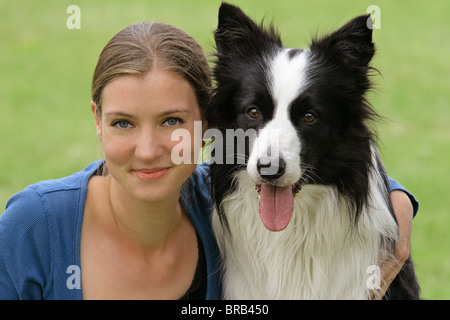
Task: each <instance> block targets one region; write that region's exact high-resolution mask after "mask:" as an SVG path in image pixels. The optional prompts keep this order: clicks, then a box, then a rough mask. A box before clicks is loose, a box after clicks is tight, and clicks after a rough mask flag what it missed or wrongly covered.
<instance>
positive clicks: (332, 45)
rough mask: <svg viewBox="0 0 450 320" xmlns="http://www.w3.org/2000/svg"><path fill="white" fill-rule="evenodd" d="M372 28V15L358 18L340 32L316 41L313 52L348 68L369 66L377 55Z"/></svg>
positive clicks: (313, 42)
mask: <svg viewBox="0 0 450 320" xmlns="http://www.w3.org/2000/svg"><path fill="white" fill-rule="evenodd" d="M372 28H373V27H372V19H371V17H370V15H362V16H359V17H356V18H354V19H352V20H350V21H349V22H348V23H346V24H345V25H344V26H342V27H341V28H340V29H339V30H337V31H335V32H333V33H331V34H329V35H327V36H325V37H323V38H321V39H314V40H313V41H312V43H311V47H310V49H311V52H312V53H313V55H315V56H316V57H320V58H325V60H328V59H330V60H334V61H336V59H337V61H340V62H342V63H343V64H345V65H346V66H352V65H353V66H358V67H363V66H368V64H369V62H370V60H371V59H372V57H373V56H374V54H375V46H374V44H373V42H372Z"/></svg>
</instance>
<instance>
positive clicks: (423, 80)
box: [0, 0, 450, 299]
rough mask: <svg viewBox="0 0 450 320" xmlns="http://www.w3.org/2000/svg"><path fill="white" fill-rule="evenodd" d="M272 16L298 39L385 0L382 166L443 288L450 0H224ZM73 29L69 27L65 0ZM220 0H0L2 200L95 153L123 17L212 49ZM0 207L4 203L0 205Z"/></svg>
mask: <svg viewBox="0 0 450 320" xmlns="http://www.w3.org/2000/svg"><path fill="white" fill-rule="evenodd" d="M231 2H232V3H235V4H238V5H240V6H241V7H242V8H243V9H244V10H245V11H246V12H247V13H248V14H249V15H250V16H251V17H253V18H255V19H256V20H261V19H262V18H264V17H266V18H267V19H268V20H269V21H270V20H273V21H274V22H275V24H276V25H277V27H278V30H279V31H280V32H281V34H282V38H283V41H284V44H285V45H286V46H289V47H299V48H305V47H307V46H308V43H309V41H310V36H311V35H312V34H323V33H324V32H327V31H330V30H333V29H335V28H338V27H339V26H341V25H342V24H344V23H345V22H347V21H348V20H349V19H351V18H352V17H354V16H356V15H359V14H363V13H365V12H366V9H367V7H368V6H369V5H377V6H379V8H380V10H381V29H378V30H374V41H375V43H376V47H377V55H376V57H375V59H374V60H373V65H374V66H375V67H377V68H378V69H379V70H380V71H381V74H382V76H377V77H376V83H377V90H376V91H375V93H374V94H371V101H372V103H373V105H374V107H375V108H376V109H377V110H378V111H379V113H381V114H382V115H383V116H384V117H385V121H384V122H383V123H380V124H378V126H377V128H378V131H379V137H380V140H381V141H382V144H381V146H380V149H381V151H382V156H383V160H384V162H385V164H386V167H387V169H388V172H389V174H390V175H391V176H392V177H394V178H395V179H397V180H398V181H399V182H401V183H402V184H403V185H404V186H405V187H407V188H408V189H409V190H410V191H412V192H413V193H414V194H415V195H416V197H417V198H418V199H419V201H420V210H419V214H418V215H417V217H416V218H415V220H414V223H413V234H412V254H413V257H414V260H415V262H416V269H417V273H418V277H419V281H420V283H421V286H422V296H423V298H426V299H449V298H450V232H449V231H450V230H449V225H450V216H449V214H448V212H449V208H450V194H449V190H450V161H449V159H450V129H449V125H450V111H449V101H450V93H449V92H450V88H449V87H450V68H449V66H450V63H449V58H450V38H449V33H450V32H449V31H450V22H449V18H448V15H449V13H450V1H446V0H439V1H438V0H435V1H423V0H420V1H406V0H405V1H401V0H396V1H393V0H373V1H364V0H361V1H348V0H345V1H336V0H329V1H323V0H315V1H297V0H295V1H294V0H278V1H263V0H255V1H251V0H247V1H238V0H235V1H231ZM72 4H76V5H78V6H79V7H80V9H81V29H79V30H69V29H68V28H67V27H66V20H67V18H68V17H69V16H70V14H68V13H66V9H67V7H68V6H69V5H72ZM219 5H220V1H217V0H214V1H212V0H208V1H207V0H203V1H200V0H178V1H176V0H164V1H152V0H143V1H135V0H130V1H115V0H108V1H106V0H104V1H98V0H97V1H87V0H85V1H74V0H71V1H65V0H46V1H38V0H34V1H33V0H20V1H2V2H1V4H0V112H1V113H0V115H1V116H0V150H1V156H0V205H1V206H2V208H3V207H4V206H5V204H6V202H7V200H8V198H9V197H11V196H12V195H13V194H14V193H16V192H18V191H20V190H22V189H23V188H25V187H26V186H27V185H29V184H31V183H34V182H37V181H39V180H44V179H51V178H59V177H63V176H67V175H69V174H71V173H73V172H75V171H79V170H81V169H83V168H84V167H85V166H86V165H87V164H89V163H90V162H92V161H94V160H97V159H100V158H102V153H101V150H100V148H99V145H98V143H97V139H96V135H95V129H94V123H93V117H92V114H91V111H90V106H89V102H90V85H91V80H92V74H93V70H94V67H95V64H96V62H97V58H98V55H99V54H100V51H101V49H102V48H103V47H104V45H105V44H106V43H107V42H108V40H109V39H110V38H111V37H112V36H113V35H114V34H116V33H117V32H118V31H120V30H121V29H123V28H124V27H126V26H127V25H129V24H132V23H136V22H140V21H161V22H166V23H170V24H173V25H175V26H177V27H179V28H181V29H183V30H185V31H186V32H188V33H189V34H191V35H192V36H193V37H194V38H196V39H197V40H198V41H199V42H200V43H201V44H202V46H203V47H204V49H205V51H206V52H207V53H211V52H212V51H213V38H212V31H213V30H214V28H215V26H216V24H217V11H218V8H219ZM2 211H3V209H1V210H0V213H1V212H2Z"/></svg>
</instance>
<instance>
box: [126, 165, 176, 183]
mask: <svg viewBox="0 0 450 320" xmlns="http://www.w3.org/2000/svg"><path fill="white" fill-rule="evenodd" d="M169 169H170V167H167V168H151V169H136V170H132V172H133V173H134V175H135V176H136V177H137V178H138V179H140V180H145V181H147V180H157V179H160V178H162V177H163V176H164V175H165V174H166V173H167V171H169Z"/></svg>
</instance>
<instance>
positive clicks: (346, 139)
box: [207, 3, 375, 231]
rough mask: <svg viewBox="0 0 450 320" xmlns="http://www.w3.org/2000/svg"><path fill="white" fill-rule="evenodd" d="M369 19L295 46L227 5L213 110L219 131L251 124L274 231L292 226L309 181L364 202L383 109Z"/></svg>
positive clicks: (264, 205)
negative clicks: (376, 104) (378, 109)
mask: <svg viewBox="0 0 450 320" xmlns="http://www.w3.org/2000/svg"><path fill="white" fill-rule="evenodd" d="M370 23H371V20H370V17H369V16H368V15H365V16H360V17H357V18H355V19H353V20H351V21H350V22H348V23H347V24H345V25H344V26H343V27H341V28H340V29H339V30H337V31H335V32H333V33H331V34H329V35H326V36H324V37H322V38H319V39H314V40H313V41H312V43H311V45H310V48H309V49H307V50H302V49H288V48H284V47H283V46H282V43H281V40H280V37H279V36H278V35H277V33H276V32H275V31H274V28H273V27H269V28H264V27H263V26H262V25H257V24H256V23H255V22H254V21H252V20H251V19H250V18H249V17H248V16H247V15H245V13H244V12H243V11H242V10H240V9H239V8H238V7H235V6H233V5H229V4H226V3H223V4H222V6H221V7H220V11H219V24H218V28H217V30H216V32H215V41H216V47H217V53H216V56H217V61H216V65H215V68H214V77H215V80H216V81H217V88H216V90H215V92H214V96H213V100H212V107H211V109H210V110H209V112H208V113H207V118H208V121H209V122H210V123H212V124H213V125H214V126H217V127H218V128H220V129H238V128H239V129H242V130H244V131H246V130H249V132H250V130H252V131H251V132H253V133H252V134H250V140H251V142H250V146H249V147H248V148H245V150H246V151H245V152H246V154H245V155H244V156H245V157H246V159H248V161H247V162H246V170H247V171H248V174H249V176H250V178H251V179H252V180H253V181H254V182H255V185H256V188H257V190H258V192H259V193H260V196H261V202H260V214H261V218H262V220H263V222H264V224H265V226H266V227H267V228H268V229H270V230H275V231H276V230H282V229H284V228H285V227H286V226H287V224H288V223H289V221H290V217H291V214H292V210H293V205H294V204H293V197H294V196H295V195H296V193H297V192H299V190H300V189H301V186H302V185H303V184H305V183H317V184H328V185H334V186H336V187H337V188H338V190H339V191H340V192H341V193H342V194H343V195H345V196H348V197H350V199H351V200H352V202H353V203H354V204H355V207H356V209H358V210H359V209H360V207H361V206H362V205H363V203H360V202H361V200H360V199H363V197H362V196H361V194H362V193H363V194H366V193H367V188H368V187H367V176H366V175H367V171H368V168H367V167H368V166H369V164H370V162H371V161H370V154H371V153H370V141H371V140H372V133H371V131H370V130H369V128H368V127H367V125H366V120H368V119H371V118H372V117H373V116H374V115H375V114H374V112H373V110H372V109H371V108H370V105H369V104H368V103H367V101H366V99H365V93H366V91H367V90H368V89H369V86H370V81H369V77H368V73H369V71H370V70H371V68H370V67H369V62H370V60H371V58H372V57H373V55H374V52H375V49H374V45H373V43H372V30H371V28H370V26H371V25H370ZM228 143H229V142H228ZM241 150H243V149H241ZM237 156H238V157H239V155H237ZM241 158H242V156H241Z"/></svg>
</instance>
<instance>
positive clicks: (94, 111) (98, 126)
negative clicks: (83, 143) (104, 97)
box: [91, 101, 102, 141]
mask: <svg viewBox="0 0 450 320" xmlns="http://www.w3.org/2000/svg"><path fill="white" fill-rule="evenodd" d="M91 110H92V114H93V115H94V120H95V127H96V129H97V137H98V140H100V141H102V121H101V118H100V116H99V114H98V112H97V105H96V104H95V102H94V101H91Z"/></svg>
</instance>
